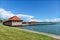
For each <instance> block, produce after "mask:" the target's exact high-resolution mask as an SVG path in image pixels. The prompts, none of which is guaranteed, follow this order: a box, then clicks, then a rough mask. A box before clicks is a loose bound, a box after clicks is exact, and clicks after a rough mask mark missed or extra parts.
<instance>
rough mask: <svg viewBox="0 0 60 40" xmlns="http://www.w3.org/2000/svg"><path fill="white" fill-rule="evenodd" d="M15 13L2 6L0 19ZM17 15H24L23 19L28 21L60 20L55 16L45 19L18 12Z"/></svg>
mask: <svg viewBox="0 0 60 40" xmlns="http://www.w3.org/2000/svg"><path fill="white" fill-rule="evenodd" d="M14 15H15V14H14V13H12V12H11V11H6V10H5V9H3V8H0V19H8V18H10V17H12V16H14ZM16 16H19V17H22V18H23V19H24V18H26V20H28V21H37V22H60V18H54V19H44V20H38V19H34V18H35V17H34V16H30V15H26V14H16Z"/></svg>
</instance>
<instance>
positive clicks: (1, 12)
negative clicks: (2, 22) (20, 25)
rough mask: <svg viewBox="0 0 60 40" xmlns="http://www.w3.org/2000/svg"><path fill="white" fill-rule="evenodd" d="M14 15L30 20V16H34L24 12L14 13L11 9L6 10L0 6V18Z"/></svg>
mask: <svg viewBox="0 0 60 40" xmlns="http://www.w3.org/2000/svg"><path fill="white" fill-rule="evenodd" d="M14 15H16V16H19V17H22V18H23V19H24V18H25V19H26V20H31V19H32V18H34V16H30V15H26V14H14V13H12V12H11V11H6V10H5V9H3V8H0V19H8V18H10V17H12V16H14Z"/></svg>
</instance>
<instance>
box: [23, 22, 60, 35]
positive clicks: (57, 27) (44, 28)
mask: <svg viewBox="0 0 60 40" xmlns="http://www.w3.org/2000/svg"><path fill="white" fill-rule="evenodd" d="M22 28H23V29H28V30H33V31H38V32H45V33H50V34H56V35H60V23H57V24H53V25H35V26H34V25H33V26H23V27H22Z"/></svg>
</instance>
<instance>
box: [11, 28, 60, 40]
mask: <svg viewBox="0 0 60 40" xmlns="http://www.w3.org/2000/svg"><path fill="white" fill-rule="evenodd" d="M11 28H14V29H18V30H23V31H27V32H32V33H37V34H42V35H46V36H50V37H53V38H55V39H57V40H60V36H58V35H54V34H48V33H43V32H36V31H32V30H26V29H21V28H15V27H11Z"/></svg>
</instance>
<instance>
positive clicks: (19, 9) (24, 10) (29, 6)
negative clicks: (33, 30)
mask: <svg viewBox="0 0 60 40" xmlns="http://www.w3.org/2000/svg"><path fill="white" fill-rule="evenodd" d="M59 2H60V1H58V0H55V1H54V0H51V1H47V0H35V1H34V0H31V1H30V0H29V1H27V0H25V1H24V0H23V1H22V0H20V1H19V0H18V1H17V0H6V1H4V0H0V8H3V9H5V10H7V11H11V12H12V13H14V14H26V15H32V16H34V19H41V20H43V19H53V18H58V17H59V16H60V14H59Z"/></svg>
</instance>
